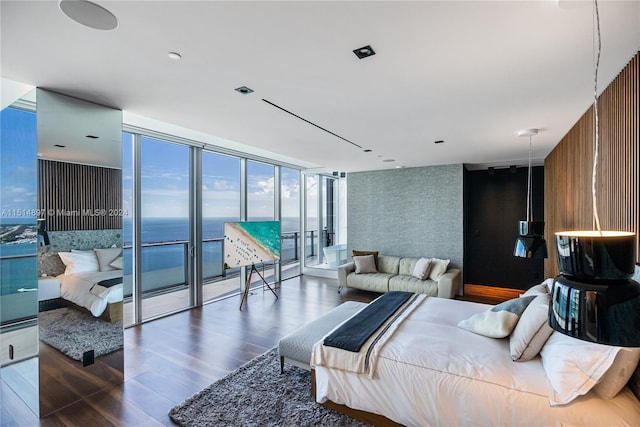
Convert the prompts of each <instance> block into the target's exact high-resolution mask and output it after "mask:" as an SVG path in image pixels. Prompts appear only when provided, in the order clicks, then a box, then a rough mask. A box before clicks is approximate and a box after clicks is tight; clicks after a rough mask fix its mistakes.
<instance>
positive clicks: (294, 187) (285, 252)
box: [280, 167, 302, 279]
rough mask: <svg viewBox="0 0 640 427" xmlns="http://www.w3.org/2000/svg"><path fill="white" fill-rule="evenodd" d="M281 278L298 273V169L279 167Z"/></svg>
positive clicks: (299, 238)
mask: <svg viewBox="0 0 640 427" xmlns="http://www.w3.org/2000/svg"><path fill="white" fill-rule="evenodd" d="M280 204H281V207H280V219H281V234H282V239H281V242H282V243H281V247H282V251H281V257H280V264H281V269H282V276H281V277H282V279H287V278H290V277H294V276H297V275H299V274H300V245H301V242H302V239H301V235H300V171H298V170H296V169H290V168H285V167H281V168H280Z"/></svg>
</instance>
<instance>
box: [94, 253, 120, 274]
mask: <svg viewBox="0 0 640 427" xmlns="http://www.w3.org/2000/svg"><path fill="white" fill-rule="evenodd" d="M94 251H95V252H96V258H97V259H98V266H99V268H100V271H111V270H115V268H114V267H112V266H111V263H112V262H113V261H114V260H115V259H116V258H118V257H119V256H120V254H121V253H122V249H121V248H107V249H94Z"/></svg>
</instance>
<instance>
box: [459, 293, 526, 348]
mask: <svg viewBox="0 0 640 427" xmlns="http://www.w3.org/2000/svg"><path fill="white" fill-rule="evenodd" d="M534 298H535V297H534V296H530V297H523V298H514V299H510V300H509V301H505V302H503V303H501V304H498V305H496V306H495V307H492V308H491V309H489V310H487V311H483V312H481V313H477V314H474V315H473V316H471V317H470V318H468V319H465V320H462V321H460V323H458V328H460V329H465V330H467V331H470V332H473V333H474V334H478V335H484V336H485V337H489V338H504V337H506V336H508V335H509V334H510V333H511V331H513V328H515V327H516V324H517V323H518V319H519V318H520V316H521V315H522V313H524V311H525V309H526V308H527V305H529V303H530V302H531V301H533V299H534Z"/></svg>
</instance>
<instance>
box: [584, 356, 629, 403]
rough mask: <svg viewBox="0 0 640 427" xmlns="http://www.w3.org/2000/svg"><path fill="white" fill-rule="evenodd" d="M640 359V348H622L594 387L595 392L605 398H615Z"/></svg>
mask: <svg viewBox="0 0 640 427" xmlns="http://www.w3.org/2000/svg"><path fill="white" fill-rule="evenodd" d="M639 361H640V348H638V347H624V348H621V349H620V351H619V352H618V355H617V356H616V358H615V360H614V361H613V364H612V365H611V367H610V368H609V369H608V370H607V372H605V374H604V375H603V376H602V378H600V381H598V384H596V385H595V387H593V392H594V393H595V394H597V395H598V396H600V397H603V398H605V399H613V398H614V397H616V395H617V394H618V393H620V390H622V389H623V388H624V386H625V384H627V382H628V381H629V379H630V378H631V375H633V372H634V371H635V370H636V367H637V366H638V362H639Z"/></svg>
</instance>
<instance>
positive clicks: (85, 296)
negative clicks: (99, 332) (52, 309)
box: [58, 270, 123, 317]
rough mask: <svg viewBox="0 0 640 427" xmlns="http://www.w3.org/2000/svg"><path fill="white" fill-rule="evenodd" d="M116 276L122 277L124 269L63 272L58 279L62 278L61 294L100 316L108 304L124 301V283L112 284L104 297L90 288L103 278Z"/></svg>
mask: <svg viewBox="0 0 640 427" xmlns="http://www.w3.org/2000/svg"><path fill="white" fill-rule="evenodd" d="M115 277H122V270H111V271H91V272H81V273H74V274H69V275H66V274H61V275H59V276H58V279H60V296H61V297H62V298H64V299H66V300H68V301H71V302H73V303H74V304H77V305H79V306H81V307H85V308H87V309H89V311H91V314H93V315H94V316H95V317H99V316H100V315H102V313H104V311H105V309H106V308H107V304H111V303H115V302H120V301H122V297H123V290H122V283H120V284H118V285H114V286H111V287H110V288H109V291H108V292H107V294H106V295H105V296H104V297H103V298H101V297H99V296H97V295H94V294H93V293H91V292H90V289H91V287H92V286H93V285H94V284H96V283H98V282H100V281H102V280H107V279H113V278H115Z"/></svg>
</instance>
